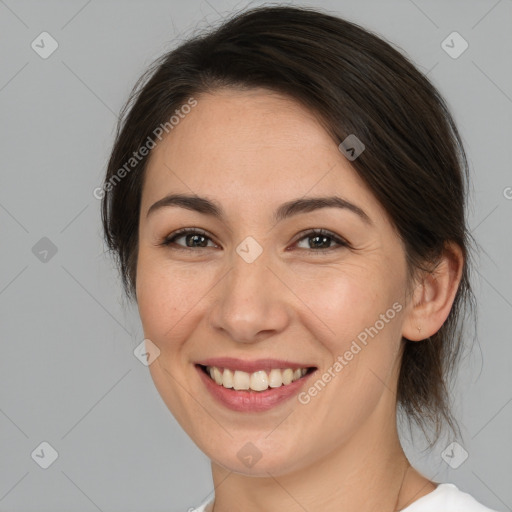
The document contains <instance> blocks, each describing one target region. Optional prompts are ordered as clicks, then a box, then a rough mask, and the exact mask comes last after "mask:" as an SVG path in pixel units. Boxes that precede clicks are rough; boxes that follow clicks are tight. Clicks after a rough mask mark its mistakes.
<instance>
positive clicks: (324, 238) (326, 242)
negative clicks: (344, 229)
mask: <svg viewBox="0 0 512 512" xmlns="http://www.w3.org/2000/svg"><path fill="white" fill-rule="evenodd" d="M302 240H306V244H307V245H308V247H305V248H304V247H302V248H301V249H305V250H307V251H310V252H316V253H319V252H324V253H325V252H326V251H331V250H334V249H339V247H332V246H331V243H332V242H335V243H336V244H338V246H341V247H349V244H348V242H347V241H345V240H343V239H342V238H341V237H339V236H337V235H335V234H334V233H331V232H330V231H327V230H325V229H312V230H310V231H308V232H306V233H303V234H302V237H301V238H299V240H298V241H297V242H296V244H299V243H301V242H302Z"/></svg>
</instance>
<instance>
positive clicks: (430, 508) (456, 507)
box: [190, 484, 497, 512]
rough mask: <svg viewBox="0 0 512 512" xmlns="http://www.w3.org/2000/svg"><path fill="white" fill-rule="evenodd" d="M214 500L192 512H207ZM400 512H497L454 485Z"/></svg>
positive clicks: (433, 492)
mask: <svg viewBox="0 0 512 512" xmlns="http://www.w3.org/2000/svg"><path fill="white" fill-rule="evenodd" d="M212 502H213V498H212V499H210V500H209V501H206V502H204V503H202V504H201V505H200V506H199V508H196V509H194V510H191V511H190V512H205V509H206V507H207V506H208V505H209V504H210V503H212ZM400 512H497V511H496V510H493V509H490V508H487V507H485V506H484V505H482V504H481V503H480V502H478V501H476V500H475V498H473V496H471V495H470V494H468V493H466V492H463V491H460V490H459V489H458V488H457V487H456V486H455V485H454V484H439V485H438V486H437V487H436V488H435V489H434V490H433V491H432V492H429V493H428V494H425V496H422V497H421V498H419V499H417V500H416V501H414V502H413V503H411V504H410V505H409V506H408V507H405V508H403V509H402V510H401V511H400Z"/></svg>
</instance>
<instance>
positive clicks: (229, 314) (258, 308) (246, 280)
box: [210, 251, 291, 343]
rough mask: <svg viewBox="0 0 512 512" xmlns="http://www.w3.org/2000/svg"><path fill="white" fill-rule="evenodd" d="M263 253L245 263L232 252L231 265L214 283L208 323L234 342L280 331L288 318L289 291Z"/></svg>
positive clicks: (262, 338)
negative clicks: (213, 294)
mask: <svg viewBox="0 0 512 512" xmlns="http://www.w3.org/2000/svg"><path fill="white" fill-rule="evenodd" d="M264 254H265V251H263V254H262V255H260V256H259V257H258V258H257V259H256V260H255V261H253V262H252V263H248V262H246V261H245V260H244V259H243V258H241V257H240V256H239V255H238V254H236V253H235V254H234V256H233V264H232V266H231V269H230V270H229V271H228V272H227V275H225V276H224V278H223V279H222V280H221V281H220V282H219V283H218V285H217V286H216V287H215V288H217V294H216V296H215V300H214V302H213V303H212V309H211V315H210V320H211V325H212V327H213V328H214V329H216V330H218V331H223V332H224V334H227V335H228V336H229V337H230V338H232V339H233V340H234V341H236V342H240V343H253V342H257V341H262V340H264V339H267V338H268V337H271V336H273V335H276V334H278V333H280V332H282V331H283V330H284V329H286V327H287V325H289V322H290V318H291V307H290V304H288V303H287V297H288V300H289V296H288V295H289V294H290V291H289V290H288V289H287V288H286V286H285V285H284V284H283V283H282V281H281V280H280V279H278V277H276V275H275V271H273V270H272V269H271V262H269V261H268V259H267V258H266V257H265V256H264Z"/></svg>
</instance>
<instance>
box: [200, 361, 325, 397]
mask: <svg viewBox="0 0 512 512" xmlns="http://www.w3.org/2000/svg"><path fill="white" fill-rule="evenodd" d="M196 366H197V367H198V368H199V369H200V370H201V371H202V372H203V373H204V374H205V375H207V376H208V377H209V378H210V379H211V380H212V381H213V382H215V383H216V384H217V385H218V386H222V387H223V388H225V389H233V390H235V391H247V392H254V393H261V392H263V391H267V390H268V389H274V388H280V387H283V386H288V385H290V384H291V383H292V382H296V381H297V380H299V379H302V378H303V377H305V376H306V375H309V374H311V373H312V372H314V371H315V370H316V369H317V368H316V367H315V366H306V367H300V368H289V367H288V368H286V367H285V368H272V369H269V368H267V369H260V370H256V371H255V372H250V373H249V372H245V371H243V370H234V369H230V368H223V367H219V366H210V365H202V364H197V365H196Z"/></svg>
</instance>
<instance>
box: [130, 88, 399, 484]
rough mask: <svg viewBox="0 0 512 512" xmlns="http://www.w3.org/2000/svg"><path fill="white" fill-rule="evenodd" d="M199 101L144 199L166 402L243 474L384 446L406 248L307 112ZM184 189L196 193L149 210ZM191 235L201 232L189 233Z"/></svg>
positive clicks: (154, 328)
mask: <svg viewBox="0 0 512 512" xmlns="http://www.w3.org/2000/svg"><path fill="white" fill-rule="evenodd" d="M196 99H197V105H196V106H195V107H193V108H192V109H191V111H190V113H189V114H187V115H186V116H184V118H183V119H180V121H179V124H177V125H176V126H175V127H174V128H173V129H172V131H171V132H170V133H169V134H168V135H167V136H166V137H165V138H164V139H163V140H162V141H161V142H160V143H159V144H158V145H157V147H156V148H155V149H154V150H153V151H152V156H151V159H150V161H149V164H148V167H147V173H146V176H145V183H144V188H143V194H142V205H141V212H140V225H139V252H138V262H137V282H136V291H137V302H138V307H139V312H140V316H141V320H142V325H143V328H144V335H145V338H146V339H149V340H151V342H152V343H153V344H154V345H156V347H158V349H159V350H160V354H159V356H158V357H157V359H156V360H155V361H154V362H153V363H152V364H151V365H150V367H149V369H150V372H151V375H152V378H153V380H154V382H155V385H156V387H157V389H158V391H159V393H160V395H161V396H162V399H163V400H164V402H165V403H166V405H167V406H168V408H169V409H170V411H171V412H172V414H173V415H174V416H175V418H176V419H177V421H178V422H179V423H180V425H181V426H182V427H183V429H184V430H185V431H186V432H187V433H188V434H189V435H190V437H191V438H192V439H193V440H194V442H195V443H196V444H197V445H198V446H199V448H200V449H201V450H203V451H204V452H205V453H206V454H207V455H208V457H210V458H211V459H212V460H213V461H214V462H216V463H218V464H220V465H222V466H224V467H226V468H228V469H230V470H233V471H236V472H239V473H245V474H251V475H263V474H266V472H270V473H271V474H273V475H278V474H284V473H286V472H289V471H292V470H297V469H300V468H303V467H305V466H307V465H309V464H313V463H314V462H315V461H318V460H319V459H320V458H322V457H323V456H326V455H327V454H329V453H331V452H333V451H334V450H338V449H342V448H343V447H347V446H350V445H352V446H355V443H356V440H358V439H359V440H360V441H357V442H362V440H363V439H364V442H366V443H369V442H370V443H371V442H375V443H377V440H378V439H379V438H381V436H382V435H383V432H385V431H386V429H387V428H388V427H387V426H386V425H392V424H393V421H394V415H395V402H396V395H395V390H396V380H397V376H398V370H399V362H400V341H401V334H402V325H403V323H404V320H405V311H406V308H405V306H406V305H405V303H404V300H405V294H406V260H405V253H404V249H403V246H402V244H401V242H400V239H399V238H398V236H397V234H396V232H395V231H394V229H393V227H392V225H391V223H390V221H389V219H388V217H387V215H386V213H385V211H384V210H383V209H382V207H381V206H380V205H379V204H378V203H377V201H376V199H375V198H374V196H373V195H372V194H371V192H370V191H369V189H368V188H367V187H366V186H365V185H364V183H363V182H362V181H361V179H360V178H359V177H358V175H357V174H356V172H355V171H354V170H353V169H352V168H351V165H350V161H348V160H347V158H346V157H345V156H344V155H343V154H342V153H341V152H340V150H339V149H338V147H337V145H336V144H335V142H333V140H332V139H331V138H330V137H329V136H328V134H327V133H326V131H325V130H324V129H323V128H322V127H321V125H320V124H319V123H318V122H317V121H316V120H315V118H314V116H313V115H312V114H311V113H309V112H308V111H307V110H305V109H304V108H303V107H301V106H300V105H298V104H297V103H295V102H294V101H292V100H290V99H287V98H285V97H282V96H278V95H276V94H272V93H270V92H268V91H265V90H251V91H249V92H247V91H246V92H240V91H238V92H235V91H231V90H230V91H228V90H223V91H219V92H217V93H215V94H205V95H202V96H198V97H196ZM356 135H357V134H356ZM171 194H172V195H176V194H180V195H185V196H192V198H191V199H190V201H188V202H186V203H183V202H182V203H179V204H177V203H176V202H171V201H167V204H166V205H164V206H162V205H161V207H155V208H153V209H152V211H151V212H149V214H148V211H149V209H150V207H151V206H152V205H154V204H155V203H156V202H157V201H160V200H162V199H163V198H164V197H166V196H168V195H171ZM334 197H336V198H339V199H341V200H342V201H339V202H338V203H337V204H338V206H336V204H335V203H332V202H331V203H324V204H322V203H318V202H317V203H307V202H305V201H310V200H311V199H313V198H334ZM198 198H201V202H200V203H197V200H198ZM206 201H209V202H210V203H213V205H215V207H216V209H217V212H218V214H217V215H215V214H213V210H214V209H213V208H212V207H211V206H209V205H208V204H207V203H206ZM329 201H330V200H329ZM343 201H344V202H346V203H343ZM295 202H297V204H296V205H295V206H293V204H294V203H295ZM308 204H309V207H308V206H307V205H308ZM325 204H328V206H327V207H325ZM343 204H345V206H344V207H340V206H343ZM184 205H188V207H185V206H184ZM283 205H288V206H286V207H284V206H283ZM290 205H291V206H290ZM352 205H353V206H352ZM183 228H190V229H191V231H193V232H195V234H194V233H192V234H189V235H188V236H187V234H186V233H185V234H179V235H176V234H175V232H176V231H177V230H181V229H183ZM315 229H316V230H319V229H322V230H325V231H324V232H323V233H321V234H315V233H311V230H315ZM198 230H199V232H197V231H198ZM308 233H309V234H308ZM173 237H174V238H173ZM171 238H173V240H172V241H171V243H170V244H169V245H162V243H163V242H164V241H165V240H166V239H168V240H169V239H171ZM340 242H341V243H340ZM212 358H235V359H238V360H239V361H238V362H237V361H217V362H216V364H215V366H218V367H219V368H220V369H219V374H220V373H222V375H223V377H225V378H226V381H225V382H226V385H228V386H229V385H230V375H229V373H230V372H224V368H228V370H231V373H232V374H233V376H234V380H235V383H231V385H235V386H236V387H242V388H243V387H244V386H245V385H246V384H247V382H249V383H250V384H253V385H254V386H255V387H256V386H257V385H258V383H259V384H261V386H262V387H266V385H267V383H266V381H265V376H263V374H262V373H261V372H258V371H257V370H266V372H265V373H266V375H267V380H268V379H269V378H270V380H271V383H272V384H273V385H275V386H276V387H270V388H269V389H268V390H267V391H265V392H262V391H249V390H235V389H233V388H231V389H228V388H224V386H221V385H219V384H218V383H216V382H215V381H213V380H211V378H210V377H208V376H206V374H205V373H204V372H203V370H202V369H201V367H199V366H198V364H199V363H202V364H203V365H207V364H208V362H210V363H211V361H208V360H210V359H212ZM261 359H265V360H267V361H264V362H262V361H260V362H257V361H256V360H261ZM269 360H270V361H269ZM214 363H215V362H214ZM244 363H255V364H253V365H252V366H251V365H247V366H244ZM212 366H213V365H212ZM300 367H304V368H310V367H314V368H316V370H315V371H314V373H311V370H309V372H308V373H307V374H306V375H305V376H304V377H302V378H301V379H299V380H297V381H294V382H292V383H291V384H282V385H281V386H279V378H281V381H282V380H283V379H284V380H285V382H287V380H286V379H289V377H290V371H287V372H279V371H278V370H277V369H279V368H281V369H286V368H291V369H295V368H300ZM237 368H238V370H242V369H246V370H252V371H248V372H245V373H236V374H235V373H234V372H235V371H236V370H237ZM272 369H273V371H271V370H272ZM254 372H256V373H255V376H252V377H251V376H250V374H251V373H254ZM295 376H297V374H296V375H295ZM251 379H252V380H251ZM274 379H275V380H274ZM223 382H224V381H223ZM287 385H289V386H291V387H290V388H287ZM288 389H290V390H292V391H291V392H288V391H287V390H288ZM219 391H220V392H219ZM276 398H279V400H277V399H276ZM251 457H252V458H251Z"/></svg>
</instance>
